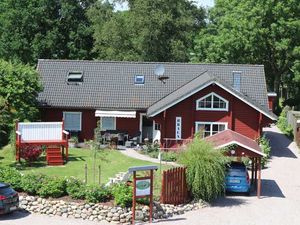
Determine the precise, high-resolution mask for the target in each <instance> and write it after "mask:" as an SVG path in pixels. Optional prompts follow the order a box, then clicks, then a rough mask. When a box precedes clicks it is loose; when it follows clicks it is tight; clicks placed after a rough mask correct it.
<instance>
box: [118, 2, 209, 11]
mask: <svg viewBox="0 0 300 225" xmlns="http://www.w3.org/2000/svg"><path fill="white" fill-rule="evenodd" d="M193 1H194V2H195V3H196V5H199V6H204V7H212V6H214V0H193ZM127 8H128V6H127V4H122V5H119V4H117V6H116V10H126V9H127Z"/></svg>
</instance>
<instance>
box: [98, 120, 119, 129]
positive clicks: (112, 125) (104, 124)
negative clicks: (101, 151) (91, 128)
mask: <svg viewBox="0 0 300 225" xmlns="http://www.w3.org/2000/svg"><path fill="white" fill-rule="evenodd" d="M115 129H116V117H101V130H115Z"/></svg>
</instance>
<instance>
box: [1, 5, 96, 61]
mask: <svg viewBox="0 0 300 225" xmlns="http://www.w3.org/2000/svg"><path fill="white" fill-rule="evenodd" d="M95 1H96V0H74V1H68V0H28V1H23V0H2V1H0V24H1V26H0V57H1V58H3V59H6V60H12V59H13V60H18V61H21V62H23V63H30V64H34V63H36V61H37V59H38V58H63V59H65V58H70V59H89V58H92V55H91V49H92V47H93V39H92V33H91V29H90V25H89V21H88V19H87V17H86V15H85V12H86V10H87V8H88V7H89V6H90V5H91V4H92V3H94V2H95Z"/></svg>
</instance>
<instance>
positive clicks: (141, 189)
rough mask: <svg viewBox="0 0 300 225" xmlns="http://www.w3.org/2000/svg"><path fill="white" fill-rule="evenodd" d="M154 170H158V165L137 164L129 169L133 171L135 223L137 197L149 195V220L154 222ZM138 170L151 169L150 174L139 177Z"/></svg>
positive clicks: (133, 217) (133, 216)
mask: <svg viewBox="0 0 300 225" xmlns="http://www.w3.org/2000/svg"><path fill="white" fill-rule="evenodd" d="M153 170H157V166H136V167H130V168H129V169H128V171H129V172H130V173H133V196H132V224H134V223H135V216H136V215H135V206H136V199H137V198H145V197H149V199H150V201H149V202H150V205H149V213H150V215H149V222H150V223H152V211H153ZM138 171H150V176H144V177H137V174H136V173H137V172H138Z"/></svg>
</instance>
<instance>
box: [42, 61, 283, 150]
mask: <svg viewBox="0 0 300 225" xmlns="http://www.w3.org/2000/svg"><path fill="white" fill-rule="evenodd" d="M158 64H159V65H160V66H159V68H164V73H163V74H160V75H161V76H157V73H156V72H157V71H156V68H157V66H158ZM38 71H39V73H40V76H41V80H42V83H43V85H44V90H43V92H42V93H40V95H39V101H40V104H41V105H40V107H41V112H42V120H43V121H60V120H61V119H62V118H63V119H64V121H65V129H66V130H68V131H71V132H77V133H78V135H79V139H80V140H83V139H92V138H93V135H94V129H95V128H96V126H97V121H98V120H101V129H102V130H104V131H105V130H120V131H124V132H128V134H129V136H134V135H135V134H137V133H139V132H140V133H141V135H140V141H143V140H144V138H149V139H150V140H153V141H154V140H159V141H160V142H162V143H166V142H168V141H171V142H172V141H173V142H172V143H171V145H173V144H174V142H177V141H179V142H180V140H182V139H188V138H191V137H193V135H194V134H195V132H197V131H199V130H203V135H204V136H209V135H213V134H215V133H218V132H220V131H223V130H225V129H231V130H234V131H236V132H238V133H240V134H242V135H245V136H247V137H249V138H251V139H256V138H258V137H259V136H260V135H261V131H262V128H263V127H264V126H267V125H269V124H270V123H272V122H273V121H274V120H276V119H277V117H276V115H274V114H273V113H272V109H271V108H272V107H273V106H272V101H273V99H274V96H273V95H270V99H269V100H268V93H267V87H266V81H265V74H264V67H263V66H261V65H240V64H239V65H232V64H230V65H229V64H188V63H146V62H103V61H78V60H39V62H38ZM166 78H168V79H166Z"/></svg>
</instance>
